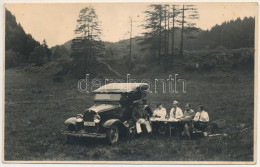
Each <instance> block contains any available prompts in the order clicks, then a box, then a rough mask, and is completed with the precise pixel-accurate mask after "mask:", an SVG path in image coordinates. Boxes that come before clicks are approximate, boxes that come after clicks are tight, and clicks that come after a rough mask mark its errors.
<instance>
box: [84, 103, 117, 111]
mask: <svg viewBox="0 0 260 167" xmlns="http://www.w3.org/2000/svg"><path fill="white" fill-rule="evenodd" d="M119 107H120V105H119V104H95V105H94V106H92V107H90V108H89V110H92V111H95V112H103V111H107V110H112V109H115V108H119Z"/></svg>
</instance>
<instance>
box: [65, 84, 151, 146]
mask: <svg viewBox="0 0 260 167" xmlns="http://www.w3.org/2000/svg"><path fill="white" fill-rule="evenodd" d="M148 87H149V86H148V84H146V83H109V84H106V85H104V86H101V87H100V88H98V89H97V90H95V91H93V92H92V93H94V103H95V104H94V105H93V106H91V107H90V108H87V109H86V110H85V111H83V112H82V113H80V114H77V115H76V116H74V117H71V118H68V119H67V120H66V121H65V125H66V126H67V130H63V131H62V133H63V134H64V135H66V136H67V138H70V137H72V136H76V137H91V138H106V139H107V141H108V142H109V143H110V144H115V143H117V142H118V140H119V137H120V136H124V135H126V136H127V134H129V133H135V128H134V125H135V123H134V122H133V120H132V110H133V109H134V108H135V107H138V109H140V108H142V107H143V106H147V105H146V104H147V102H146V100H147V90H148Z"/></svg>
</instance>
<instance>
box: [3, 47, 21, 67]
mask: <svg viewBox="0 0 260 167" xmlns="http://www.w3.org/2000/svg"><path fill="white" fill-rule="evenodd" d="M20 61H21V54H20V53H18V52H15V51H13V50H7V51H6V52H5V67H6V68H11V67H16V66H18V65H19V64H20V63H21V62H20Z"/></svg>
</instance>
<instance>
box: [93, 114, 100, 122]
mask: <svg viewBox="0 0 260 167" xmlns="http://www.w3.org/2000/svg"><path fill="white" fill-rule="evenodd" d="M94 122H95V123H99V122H100V116H99V115H94Z"/></svg>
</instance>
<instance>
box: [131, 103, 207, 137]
mask: <svg viewBox="0 0 260 167" xmlns="http://www.w3.org/2000/svg"><path fill="white" fill-rule="evenodd" d="M178 104H179V103H178V101H176V100H174V101H173V107H172V108H171V110H170V111H169V113H168V112H167V110H166V109H165V108H164V107H163V105H162V104H157V106H156V109H155V110H154V111H151V109H150V108H149V106H148V105H144V106H143V109H139V110H135V111H133V119H134V121H135V123H136V131H137V134H140V133H142V129H141V125H142V124H143V125H145V127H146V129H147V132H148V133H150V134H151V133H152V132H153V131H154V133H156V132H157V131H158V127H160V126H162V124H161V125H159V126H158V124H155V123H153V126H151V121H150V119H149V118H150V117H154V118H157V119H159V120H160V119H161V120H162V121H161V122H163V120H166V119H175V120H177V121H178V123H177V124H176V125H177V127H176V129H177V133H179V135H181V136H187V137H188V138H190V137H191V133H192V131H202V132H204V131H205V129H206V128H207V124H208V122H209V115H208V112H207V111H205V107H204V106H202V105H200V106H199V108H198V112H196V113H195V111H194V110H193V109H192V108H191V104H189V103H186V105H185V106H184V111H183V110H182V109H181V108H180V107H179V105H178ZM204 135H205V134H204Z"/></svg>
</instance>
